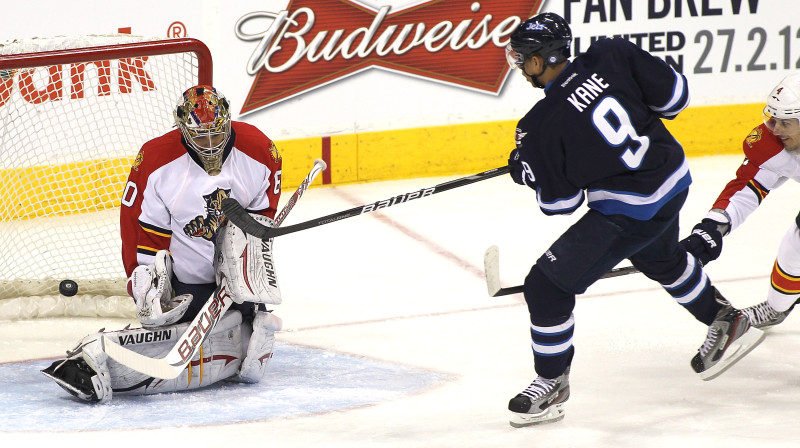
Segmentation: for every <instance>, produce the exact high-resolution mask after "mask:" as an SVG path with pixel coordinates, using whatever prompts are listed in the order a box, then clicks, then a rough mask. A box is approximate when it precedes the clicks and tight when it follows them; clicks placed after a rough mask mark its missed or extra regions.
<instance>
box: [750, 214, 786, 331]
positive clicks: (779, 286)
mask: <svg viewBox="0 0 800 448" xmlns="http://www.w3.org/2000/svg"><path fill="white" fill-rule="evenodd" d="M798 218H800V216H798ZM798 298H800V229H798V225H797V224H796V223H793V224H792V226H791V228H789V230H787V231H786V233H785V234H784V235H783V238H782V239H781V244H780V246H779V247H778V256H777V258H776V259H775V264H773V266H772V274H771V275H770V288H769V291H768V292H767V300H766V301H764V302H761V303H759V304H757V305H753V306H751V307H747V308H744V309H742V311H743V312H744V313H745V314H747V317H748V318H749V319H750V324H751V325H753V326H754V327H756V328H759V329H762V330H766V329H768V328H771V327H773V326H775V325H778V324H779V323H781V322H783V321H784V319H786V316H788V315H789V313H790V312H791V311H792V308H794V305H795V304H796V303H797V302H798Z"/></svg>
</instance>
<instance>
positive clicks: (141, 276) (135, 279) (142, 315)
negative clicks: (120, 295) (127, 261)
mask: <svg viewBox="0 0 800 448" xmlns="http://www.w3.org/2000/svg"><path fill="white" fill-rule="evenodd" d="M171 279H172V257H170V255H169V252H167V251H166V250H160V251H158V252H157V253H156V257H155V261H154V263H153V264H152V265H140V266H137V267H136V269H134V270H133V273H132V274H131V278H129V279H128V294H130V296H131V297H133V300H134V302H135V303H136V308H137V309H138V315H139V322H141V324H142V326H143V327H145V328H152V327H161V326H164V325H172V324H174V323H175V322H177V321H178V320H179V319H180V318H181V317H183V315H184V313H186V309H187V308H189V304H190V303H191V302H192V295H191V294H182V295H179V296H176V297H173V296H172V282H171Z"/></svg>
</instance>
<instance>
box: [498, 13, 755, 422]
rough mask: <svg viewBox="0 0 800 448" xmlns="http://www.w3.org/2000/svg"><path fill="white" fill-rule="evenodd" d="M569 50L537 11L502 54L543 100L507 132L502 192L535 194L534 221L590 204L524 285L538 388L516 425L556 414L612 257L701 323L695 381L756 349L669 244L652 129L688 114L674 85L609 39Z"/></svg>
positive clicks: (679, 170) (690, 260)
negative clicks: (512, 136)
mask: <svg viewBox="0 0 800 448" xmlns="http://www.w3.org/2000/svg"><path fill="white" fill-rule="evenodd" d="M571 41H572V32H571V30H570V27H569V24H568V23H567V22H566V21H565V20H564V19H563V18H562V17H560V16H558V15H556V14H553V13H544V14H539V15H537V16H534V17H532V18H530V19H528V20H526V21H525V22H523V23H522V24H520V26H519V27H518V28H517V29H516V30H515V31H514V33H513V34H512V35H511V39H510V43H509V45H508V47H507V49H506V54H507V56H508V60H509V63H510V64H511V66H512V67H514V68H518V69H520V70H521V71H522V74H523V75H524V76H525V79H526V80H528V82H530V83H531V84H532V85H533V86H535V87H538V88H542V89H544V92H545V97H544V98H543V99H541V100H540V101H539V102H538V103H536V104H535V105H534V107H533V108H532V109H531V110H530V112H528V114H527V115H525V117H523V118H522V119H521V120H520V121H519V124H518V127H517V131H516V132H517V135H516V149H514V150H513V151H512V152H511V157H510V159H509V164H510V166H511V175H512V177H513V179H514V181H515V182H517V183H519V184H522V185H527V186H528V187H530V188H532V189H534V190H535V191H536V194H537V198H538V203H539V206H540V208H541V210H542V211H543V212H544V213H545V214H548V215H555V214H569V213H572V212H574V211H575V210H577V209H578V207H579V206H581V205H582V204H583V203H584V202H586V205H587V206H588V211H587V212H586V213H585V214H584V215H583V216H582V217H581V218H580V219H579V220H578V221H577V222H576V223H575V224H574V225H573V226H571V227H570V228H569V229H568V230H567V231H566V232H565V233H564V234H563V235H561V237H559V238H558V239H557V240H556V241H555V242H554V243H553V244H552V245H551V246H550V248H549V249H548V250H547V251H546V252H545V253H544V255H542V256H541V257H540V258H539V259H538V260H537V261H536V264H535V265H534V266H533V267H532V268H531V271H530V273H529V274H528V276H527V277H526V278H525V284H524V295H525V301H526V302H527V304H528V310H529V312H530V321H531V339H532V347H533V358H534V363H535V369H536V373H537V375H538V377H537V378H536V379H535V380H534V381H533V382H532V383H531V385H530V386H528V387H527V388H526V389H525V390H524V391H523V392H522V393H520V394H518V395H517V396H516V397H514V398H513V399H511V401H510V402H509V405H508V407H509V410H510V411H511V412H512V416H511V425H512V426H515V427H520V426H528V425H533V424H537V423H543V422H548V421H557V420H560V419H562V418H563V417H564V409H563V405H564V402H566V401H567V399H568V398H569V371H570V364H571V362H572V358H573V354H574V351H575V350H574V348H573V344H572V335H573V329H574V317H573V308H574V307H575V296H576V294H581V293H583V292H584V291H586V289H587V288H588V287H589V286H590V285H591V284H593V283H594V282H595V281H597V280H598V279H600V277H602V276H603V274H605V273H606V272H608V271H609V270H611V269H612V268H613V267H614V266H616V265H617V264H618V263H619V262H620V261H622V260H624V259H629V260H630V261H631V263H632V264H633V266H635V267H636V268H637V269H638V270H639V271H641V272H642V273H643V274H644V275H646V276H647V277H648V278H650V279H652V280H655V281H657V282H658V283H660V284H661V285H662V286H663V288H664V289H665V290H666V291H667V293H669V294H670V295H671V296H672V297H673V298H675V300H676V301H677V302H678V303H679V304H681V305H682V306H684V307H685V308H686V310H688V311H689V312H690V313H691V314H692V315H693V316H694V317H695V318H696V319H697V320H699V321H700V322H703V323H704V324H706V325H708V326H709V329H708V333H707V336H706V340H705V342H704V343H703V345H702V346H701V347H700V349H699V350H698V351H697V354H696V355H695V356H694V357H693V358H692V360H691V363H690V364H691V366H692V368H693V369H694V370H695V372H697V373H698V374H699V375H700V377H701V378H702V379H704V380H710V379H713V378H715V377H716V376H717V375H719V374H721V373H722V372H723V371H724V370H726V369H727V368H728V367H730V366H731V365H733V363H735V362H736V361H738V360H739V359H740V358H741V357H742V356H744V355H745V354H746V353H747V352H749V350H751V349H752V348H754V347H755V346H756V345H757V344H758V343H760V342H761V340H762V339H763V332H761V331H760V330H758V329H756V328H752V327H750V324H749V322H748V319H747V317H746V316H744V315H743V314H742V312H741V311H740V310H737V309H735V308H733V307H732V306H731V305H730V303H729V302H728V301H727V300H725V298H723V297H722V295H721V294H720V293H719V291H717V289H716V288H714V287H713V286H712V285H711V282H710V280H709V279H708V277H707V276H706V274H705V273H704V272H703V267H702V264H701V263H700V262H698V261H697V260H696V259H695V258H694V257H693V256H692V255H691V254H689V253H687V252H686V250H685V249H683V247H682V246H681V245H680V243H679V238H678V215H679V212H680V210H681V207H682V206H683V203H684V201H685V199H686V196H687V194H688V187H689V184H690V183H691V176H690V174H689V166H688V163H687V161H686V157H685V155H684V152H683V148H682V147H681V145H680V144H679V143H678V142H677V141H676V140H675V138H673V137H672V135H671V134H670V133H669V131H668V130H667V128H666V127H665V126H664V124H663V123H662V122H661V119H662V118H664V119H671V118H674V117H675V116H676V115H677V114H678V113H679V112H681V111H682V110H683V109H684V108H685V107H686V106H687V104H688V103H689V90H688V86H687V83H686V78H684V76H683V75H681V74H679V73H677V72H675V71H674V70H673V69H672V68H670V67H669V66H668V65H667V64H665V63H664V62H663V61H661V60H660V59H658V58H656V57H654V56H652V55H651V54H649V53H647V52H646V51H644V50H642V49H640V48H639V47H637V46H635V45H634V44H632V43H630V42H629V41H627V40H624V39H619V38H616V39H602V40H599V41H597V42H595V43H594V44H593V45H592V46H591V47H589V49H588V50H587V52H586V53H585V54H582V55H580V56H576V57H575V58H574V59H573V60H572V61H571V62H570V60H569V58H570V45H571ZM710 244H713V240H712V241H710ZM710 249H711V250H713V248H710Z"/></svg>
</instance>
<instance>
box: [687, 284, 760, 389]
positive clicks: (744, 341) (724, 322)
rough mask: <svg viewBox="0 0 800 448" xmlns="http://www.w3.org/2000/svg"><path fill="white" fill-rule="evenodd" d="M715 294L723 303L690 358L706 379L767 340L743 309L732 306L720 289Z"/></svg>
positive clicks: (694, 367)
mask: <svg viewBox="0 0 800 448" xmlns="http://www.w3.org/2000/svg"><path fill="white" fill-rule="evenodd" d="M716 294H717V301H718V302H720V303H724V304H723V306H722V309H720V310H719V312H717V317H716V318H715V319H714V322H712V323H711V325H710V326H709V327H708V334H707V335H706V340H705V342H703V345H702V346H700V348H699V349H698V350H697V354H696V355H695V356H694V357H693V358H692V362H691V365H692V368H693V369H694V371H695V372H697V373H698V374H700V378H702V379H703V380H704V381H709V380H713V379H714V378H716V377H718V376H719V375H721V374H722V373H723V372H725V371H726V370H728V369H729V368H730V367H731V366H733V365H734V364H736V363H737V362H738V361H739V360H740V359H741V358H742V357H744V355H746V354H748V353H750V351H751V350H753V349H754V348H755V347H756V346H757V345H758V344H760V343H761V341H763V340H764V332H763V331H761V330H759V329H758V328H755V327H753V326H751V325H750V320H749V319H748V317H747V315H746V314H745V313H744V312H742V311H741V310H737V309H736V308H733V307H732V306H731V305H730V303H728V302H727V300H725V299H724V298H723V297H722V296H721V295H719V292H717V293H716Z"/></svg>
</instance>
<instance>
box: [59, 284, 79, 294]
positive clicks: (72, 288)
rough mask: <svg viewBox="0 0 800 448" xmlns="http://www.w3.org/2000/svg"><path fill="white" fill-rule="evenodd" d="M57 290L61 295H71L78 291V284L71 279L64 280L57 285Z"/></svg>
mask: <svg viewBox="0 0 800 448" xmlns="http://www.w3.org/2000/svg"><path fill="white" fill-rule="evenodd" d="M58 292H60V293H61V295H62V296H67V297H72V296H74V295H75V294H77V293H78V284H77V283H75V282H74V281H72V280H64V281H62V282H61V283H60V284H59V285H58Z"/></svg>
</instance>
